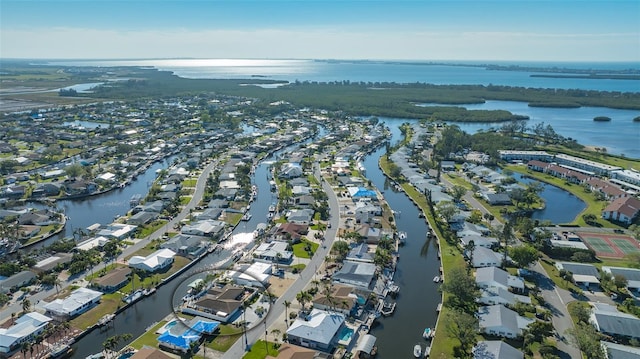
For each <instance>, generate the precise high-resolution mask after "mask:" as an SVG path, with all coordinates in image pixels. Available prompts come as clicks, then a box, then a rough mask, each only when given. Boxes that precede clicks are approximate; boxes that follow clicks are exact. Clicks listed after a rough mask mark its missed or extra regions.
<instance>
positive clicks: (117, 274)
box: [91, 267, 131, 293]
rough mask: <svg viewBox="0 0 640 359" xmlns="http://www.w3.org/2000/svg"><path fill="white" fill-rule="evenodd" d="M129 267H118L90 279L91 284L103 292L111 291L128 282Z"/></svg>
mask: <svg viewBox="0 0 640 359" xmlns="http://www.w3.org/2000/svg"><path fill="white" fill-rule="evenodd" d="M130 274H131V268H129V267H118V268H115V269H113V270H111V271H109V272H108V273H107V274H105V275H103V276H101V277H97V278H95V279H93V280H92V281H91V286H92V287H93V288H96V289H97V290H99V291H102V292H104V293H113V292H115V291H117V290H118V289H120V288H122V287H124V286H125V285H127V283H129V275H130Z"/></svg>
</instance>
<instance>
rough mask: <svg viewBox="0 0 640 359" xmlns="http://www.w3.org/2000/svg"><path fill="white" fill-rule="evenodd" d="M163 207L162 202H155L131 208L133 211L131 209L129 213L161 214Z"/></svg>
mask: <svg viewBox="0 0 640 359" xmlns="http://www.w3.org/2000/svg"><path fill="white" fill-rule="evenodd" d="M164 207H165V206H164V202H162V201H161V200H157V201H153V202H149V203H145V204H140V205H137V206H135V207H133V209H131V213H132V214H136V213H138V212H153V213H160V212H162V210H163V209H164Z"/></svg>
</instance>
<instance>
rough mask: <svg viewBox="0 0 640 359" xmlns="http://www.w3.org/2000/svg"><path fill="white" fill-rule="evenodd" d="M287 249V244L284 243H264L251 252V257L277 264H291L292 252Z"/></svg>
mask: <svg viewBox="0 0 640 359" xmlns="http://www.w3.org/2000/svg"><path fill="white" fill-rule="evenodd" d="M288 248H289V243H287V242H284V241H271V242H264V243H261V244H260V245H259V246H258V248H256V249H255V250H254V251H253V257H254V258H256V259H261V260H264V261H269V262H273V263H277V264H291V261H292V260H293V252H292V251H291V250H289V249H288Z"/></svg>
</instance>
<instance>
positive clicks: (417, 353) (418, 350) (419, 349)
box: [413, 344, 422, 358]
mask: <svg viewBox="0 0 640 359" xmlns="http://www.w3.org/2000/svg"><path fill="white" fill-rule="evenodd" d="M413 356H414V357H416V358H420V357H421V356H422V347H421V346H420V344H416V345H414V346H413Z"/></svg>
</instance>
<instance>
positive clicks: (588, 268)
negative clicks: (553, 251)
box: [556, 262, 600, 289]
mask: <svg viewBox="0 0 640 359" xmlns="http://www.w3.org/2000/svg"><path fill="white" fill-rule="evenodd" d="M556 268H558V270H563V269H564V270H566V271H567V272H570V273H571V275H572V277H573V281H574V282H575V283H576V284H577V285H580V286H583V287H585V288H586V289H595V288H598V287H599V286H600V273H599V272H598V268H596V267H595V266H594V265H592V264H584V263H571V262H556Z"/></svg>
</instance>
